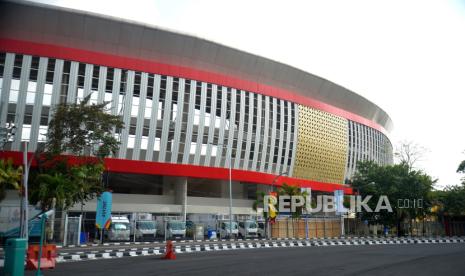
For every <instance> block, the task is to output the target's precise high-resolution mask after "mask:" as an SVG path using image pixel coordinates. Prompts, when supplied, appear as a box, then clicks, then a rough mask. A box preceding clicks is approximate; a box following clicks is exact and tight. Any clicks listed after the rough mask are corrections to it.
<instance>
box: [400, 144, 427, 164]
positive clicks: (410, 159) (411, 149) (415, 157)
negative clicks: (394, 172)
mask: <svg viewBox="0 0 465 276" xmlns="http://www.w3.org/2000/svg"><path fill="white" fill-rule="evenodd" d="M427 153H428V149H427V148H425V147H424V146H422V145H420V144H418V143H415V142H413V141H405V140H404V141H401V142H400V144H399V145H398V146H397V147H396V150H395V152H394V156H395V157H396V158H397V160H398V161H399V163H404V164H406V165H407V166H408V168H409V170H413V169H415V168H416V166H417V165H418V163H419V162H421V161H423V160H424V158H425V156H426V154H427Z"/></svg>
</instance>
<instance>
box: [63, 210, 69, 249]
mask: <svg viewBox="0 0 465 276" xmlns="http://www.w3.org/2000/svg"><path fill="white" fill-rule="evenodd" d="M67 244H68V213H66V214H65V233H64V236H63V246H66V245H67Z"/></svg>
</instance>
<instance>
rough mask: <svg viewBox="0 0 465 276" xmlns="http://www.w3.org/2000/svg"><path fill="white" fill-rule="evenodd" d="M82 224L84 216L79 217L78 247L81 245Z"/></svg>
mask: <svg viewBox="0 0 465 276" xmlns="http://www.w3.org/2000/svg"><path fill="white" fill-rule="evenodd" d="M81 223H82V214H81V215H79V225H78V234H77V243H76V245H79V244H81Z"/></svg>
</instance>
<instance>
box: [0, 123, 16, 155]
mask: <svg viewBox="0 0 465 276" xmlns="http://www.w3.org/2000/svg"><path fill="white" fill-rule="evenodd" d="M15 133H16V126H15V125H14V124H12V123H8V124H7V125H6V127H0V149H2V150H3V147H4V146H5V144H6V143H8V142H11V141H13V140H14V137H15Z"/></svg>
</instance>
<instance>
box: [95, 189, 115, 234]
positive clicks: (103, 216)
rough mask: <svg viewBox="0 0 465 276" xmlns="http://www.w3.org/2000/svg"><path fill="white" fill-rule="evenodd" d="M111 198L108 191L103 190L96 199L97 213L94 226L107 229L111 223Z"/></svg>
mask: <svg viewBox="0 0 465 276" xmlns="http://www.w3.org/2000/svg"><path fill="white" fill-rule="evenodd" d="M111 200H112V196H111V193H110V192H103V193H102V194H101V195H100V197H99V198H98V199H97V214H96V215H95V226H97V228H99V229H102V228H105V229H108V227H110V223H111Z"/></svg>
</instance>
